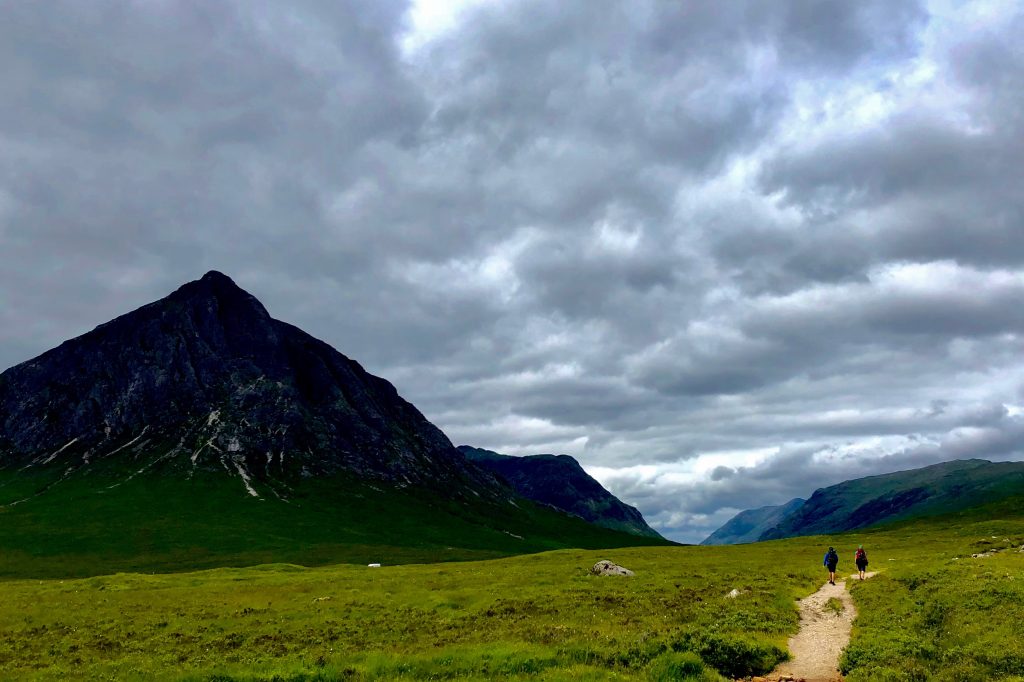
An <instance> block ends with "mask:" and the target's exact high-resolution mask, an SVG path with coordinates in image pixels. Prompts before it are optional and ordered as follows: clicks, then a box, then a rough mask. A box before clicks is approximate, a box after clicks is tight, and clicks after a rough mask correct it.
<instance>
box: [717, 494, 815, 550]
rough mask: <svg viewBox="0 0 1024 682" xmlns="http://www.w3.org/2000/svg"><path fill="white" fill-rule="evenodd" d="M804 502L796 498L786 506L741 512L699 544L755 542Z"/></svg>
mask: <svg viewBox="0 0 1024 682" xmlns="http://www.w3.org/2000/svg"><path fill="white" fill-rule="evenodd" d="M804 502H805V500H802V499H800V498H796V499H793V500H790V501H789V502H787V503H786V504H782V505H776V506H774V507H760V508H758V509H748V510H747V511H742V512H740V513H739V514H737V515H736V516H734V517H732V518H731V519H730V520H729V521H728V522H727V523H726V524H725V525H724V526H722V527H721V528H719V529H718V530H716V531H715V532H714V533H712V534H711V535H709V536H708V537H707V538H706V539H705V540H704V541H703V542H702V543H700V544H702V545H736V544H740V543H744V542H757V541H758V540H760V539H761V535H762V534H763V533H764V532H765V531H767V530H769V529H770V528H774V527H775V526H777V525H778V524H779V523H781V522H782V520H783V519H785V518H786V517H787V516H789V515H790V514H792V513H793V512H795V511H796V510H797V509H799V508H800V507H802V506H803V504H804Z"/></svg>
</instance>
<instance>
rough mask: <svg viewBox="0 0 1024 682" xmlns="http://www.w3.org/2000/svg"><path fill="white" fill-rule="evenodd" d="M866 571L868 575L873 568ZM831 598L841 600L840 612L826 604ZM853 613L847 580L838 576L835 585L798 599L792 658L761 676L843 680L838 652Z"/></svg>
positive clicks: (826, 681)
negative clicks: (800, 599) (798, 608)
mask: <svg viewBox="0 0 1024 682" xmlns="http://www.w3.org/2000/svg"><path fill="white" fill-rule="evenodd" d="M866 575H867V577H869V578H870V577H871V576H873V575H874V572H870V573H867V574H866ZM849 579H850V580H857V576H856V575H851V576H850V578H849ZM832 598H835V599H838V600H839V601H841V602H842V604H843V610H842V611H841V612H839V613H836V612H835V610H832V609H828V608H826V607H825V604H826V602H828V600H829V599H832ZM856 617H857V609H856V607H854V605H853V599H851V598H850V593H849V592H847V591H846V581H845V580H840V581H838V582H837V583H836V584H835V585H829V584H828V583H825V584H824V586H822V588H821V589H820V590H818V591H817V592H815V593H814V594H812V595H811V596H809V597H807V598H806V599H804V600H803V601H801V602H800V631H799V632H798V633H796V634H795V635H793V637H791V638H790V640H789V652H790V654H791V655H792V656H793V658H792V659H790V660H789V661H786V662H785V663H783V664H782V665H780V666H779V667H778V668H776V669H775V670H773V671H772V673H771V674H770V675H768V677H766V678H764V679H765V680H773V681H774V680H803V681H806V682H837V681H838V680H842V679H843V678H842V675H840V674H839V670H838V667H839V655H840V654H841V653H842V652H843V648H844V647H846V645H847V644H848V643H849V641H850V630H851V629H852V628H853V619H854V618H856Z"/></svg>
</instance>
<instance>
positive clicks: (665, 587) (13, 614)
mask: <svg viewBox="0 0 1024 682" xmlns="http://www.w3.org/2000/svg"><path fill="white" fill-rule="evenodd" d="M1020 502H1021V501H1020V500H1016V501H1007V502H1006V503H1004V504H1002V505H1001V506H999V507H996V508H990V509H988V510H982V511H974V512H967V513H961V514H959V515H956V516H950V517H944V518H939V519H929V520H927V521H919V522H909V523H904V524H902V525H899V526H891V527H888V528H884V529H880V530H873V531H866V532H862V533H859V534H851V535H847V536H837V537H831V538H793V539H788V540H782V541H775V542H770V543H761V544H755V545H743V546H726V547H647V548H626V549H618V550H611V551H583V550H560V551H553V552H546V553H542V554H534V555H526V556H518V557H512V558H506V559H499V560H488V561H473V562H461V563H447V564H428V565H403V566H385V567H383V568H379V569H370V568H366V567H363V566H354V565H338V566H329V567H321V568H301V567H298V566H292V565H282V564H272V565H265V566H257V567H252V568H222V569H215V570H209V571H201V572H194V573H180V574H162V575H146V574H116V575H109V576H98V577H91V578H84V579H46V580H36V579H32V580H30V579H11V580H7V581H4V582H0V678H4V679H18V680H22V679H29V680H31V679H118V680H121V679H153V678H157V679H171V680H211V681H212V680H219V681H224V682H226V681H227V680H282V681H283V680H295V681H297V680H334V679H357V680H358V679H381V680H385V679H493V678H502V679H544V680H570V679H571V680H579V679H582V680H605V679H624V680H631V679H637V680H641V679H691V680H705V681H711V680H718V679H721V678H720V677H719V673H721V674H723V675H726V676H729V677H737V678H738V677H743V676H746V675H754V674H761V673H764V672H767V671H768V670H770V669H771V668H772V667H773V666H774V665H775V664H776V663H777V662H778V661H779V660H781V659H782V658H783V657H784V656H785V655H786V654H785V644H786V640H787V638H788V636H789V634H790V633H792V632H794V631H795V629H796V627H797V615H796V607H795V602H794V599H795V598H797V597H800V596H803V595H806V594H809V593H810V592H812V591H814V590H815V589H817V587H818V586H819V585H820V583H821V582H822V579H823V577H824V575H823V573H822V570H823V569H821V567H820V557H821V553H822V550H823V545H825V544H828V543H832V544H835V545H836V546H837V548H839V549H840V550H842V563H841V564H840V571H841V572H842V573H847V572H852V569H853V567H852V550H853V548H854V547H855V546H856V544H857V543H861V542H862V543H864V544H865V546H866V548H867V549H868V551H869V553H870V556H871V560H872V565H871V567H870V568H871V569H873V570H879V571H881V573H880V575H879V576H877V577H876V578H874V579H872V580H870V581H868V582H865V583H851V584H852V588H851V589H852V592H853V596H854V600H855V602H856V603H857V604H858V607H859V608H860V617H859V619H858V621H857V623H856V625H855V630H854V639H853V641H852V643H851V646H850V647H849V650H848V652H847V654H846V655H845V657H844V659H843V661H842V665H843V669H844V672H845V673H846V674H847V676H848V678H847V679H848V680H850V681H851V682H867V681H872V682H874V681H876V680H893V681H897V680H899V681H907V682H910V681H916V680H942V681H947V680H948V681H953V680H993V679H996V680H1022V679H1024V677H1022V676H1024V641H1022V639H1021V638H1020V636H1019V632H1020V629H1019V628H1020V623H1021V622H1022V620H1024V554H1021V553H1019V552H1017V548H1019V547H1020V546H1021V545H1022V544H1024V514H1022V513H1021V511H1020V509H1022V507H1021V505H1020ZM991 518H1000V519H1001V520H997V521H993V520H989V519H991ZM1010 547H1012V548H1013V549H1012V551H1011V550H1010V549H1008V548H1010ZM988 549H1000V550H1002V551H1000V552H999V553H997V554H995V555H994V556H990V557H986V558H978V559H972V558H970V555H971V554H972V553H979V552H982V551H985V550H988ZM956 557H959V558H956ZM601 558H608V559H612V560H614V561H617V562H619V563H621V564H623V565H625V566H627V567H629V568H632V569H633V570H635V571H636V573H637V575H636V576H635V577H633V578H597V577H592V576H590V575H588V573H587V569H588V568H589V567H590V566H591V565H593V563H594V562H596V561H597V560H598V559H601ZM733 589H737V590H739V591H740V594H739V595H738V596H736V597H735V598H729V597H728V596H727V594H728V593H729V592H730V591H731V590H733Z"/></svg>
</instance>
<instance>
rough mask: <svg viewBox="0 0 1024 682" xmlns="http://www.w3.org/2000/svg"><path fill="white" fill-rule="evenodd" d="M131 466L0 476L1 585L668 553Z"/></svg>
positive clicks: (524, 512)
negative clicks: (610, 550) (584, 553)
mask: <svg viewBox="0 0 1024 682" xmlns="http://www.w3.org/2000/svg"><path fill="white" fill-rule="evenodd" d="M136 466H138V465H137V464H136V465H135V466H133V468H132V469H131V470H126V469H124V467H123V465H122V464H120V463H110V464H107V463H102V462H101V463H95V464H93V465H92V466H90V467H89V468H88V469H85V470H83V471H81V472H78V473H77V474H75V475H72V476H70V477H68V478H66V479H64V480H61V474H62V472H61V471H59V470H52V469H38V468H37V469H31V470H26V471H23V472H10V471H0V577H33V578H45V577H60V578H65V577H82V576H89V575H100V574H105V573H114V572H117V571H144V572H167V571H180V570H195V569H198V568H214V567H223V566H247V565H255V564H261V563H268V562H289V563H297V564H302V565H307V566H316V565H324V564H331V563H341V562H351V563H361V564H366V563H370V562H380V563H384V564H399V563H423V562H436V561H450V560H466V559H480V558H493V557H500V556H510V555H514V554H522V553H527V552H539V551H544V550H551V549H558V548H563V547H616V546H632V545H638V544H654V543H661V544H669V543H667V541H662V540H660V539H650V538H640V537H638V536H636V535H630V534H627V533H620V532H615V531H611V530H607V529H604V528H599V527H597V526H593V525H591V524H588V523H586V522H584V521H582V520H580V519H577V518H573V517H570V516H568V515H565V514H561V513H558V512H555V511H553V510H550V509H546V508H542V507H538V506H535V505H533V504H531V503H530V502H528V501H526V500H518V501H516V502H514V503H512V502H505V503H501V504H499V503H495V502H493V501H486V500H482V499H477V498H475V497H474V496H470V495H467V496H464V497H461V498H460V497H458V496H455V495H453V496H451V497H448V498H444V497H441V496H439V495H438V494H437V493H436V492H432V493H430V492H423V491H417V490H416V489H415V488H412V487H409V488H405V489H396V488H392V487H388V486H386V485H384V484H382V483H379V482H377V483H370V482H364V481H360V480H357V479H355V478H353V477H341V476H335V477H331V478H310V479H307V480H305V481H302V482H301V485H295V486H294V487H292V488H291V489H290V490H288V491H287V493H288V494H287V501H283V500H281V499H278V498H277V497H275V496H273V495H272V494H270V493H269V492H267V490H264V489H262V488H261V492H263V497H262V499H258V498H254V497H252V496H250V495H248V494H247V493H246V491H245V488H244V487H243V482H242V481H241V480H240V479H239V478H237V477H229V476H228V475H227V474H226V473H221V474H218V473H217V472H203V471H199V470H197V472H198V473H196V474H195V475H193V476H191V477H189V476H188V475H187V474H186V473H185V472H182V471H178V470H173V469H171V470H167V469H163V468H161V465H160V464H156V465H155V466H153V467H152V468H151V469H148V470H147V471H145V472H144V473H143V474H141V475H137V476H135V477H134V478H130V476H131V474H132V473H134V472H135V471H136V468H135V467H136ZM170 466H171V465H168V467H170ZM55 481H59V482H57V483H55ZM40 490H45V492H43V493H42V494H39V495H37V496H34V497H33V495H34V494H35V493H37V492H38V491H40ZM25 498H28V499H26V500H25V501H24V502H20V503H18V504H14V505H11V503H12V502H16V501H17V500H22V499H25Z"/></svg>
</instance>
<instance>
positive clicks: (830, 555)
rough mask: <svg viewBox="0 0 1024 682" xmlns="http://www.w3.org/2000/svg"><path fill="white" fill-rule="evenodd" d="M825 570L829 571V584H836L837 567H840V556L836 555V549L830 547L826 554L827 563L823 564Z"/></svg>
mask: <svg viewBox="0 0 1024 682" xmlns="http://www.w3.org/2000/svg"><path fill="white" fill-rule="evenodd" d="M823 565H824V566H825V568H827V569H828V584H829V585H835V584H836V566H837V565H839V555H838V554H836V550H835V548H834V547H829V548H828V551H827V552H825V561H824V562H823Z"/></svg>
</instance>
